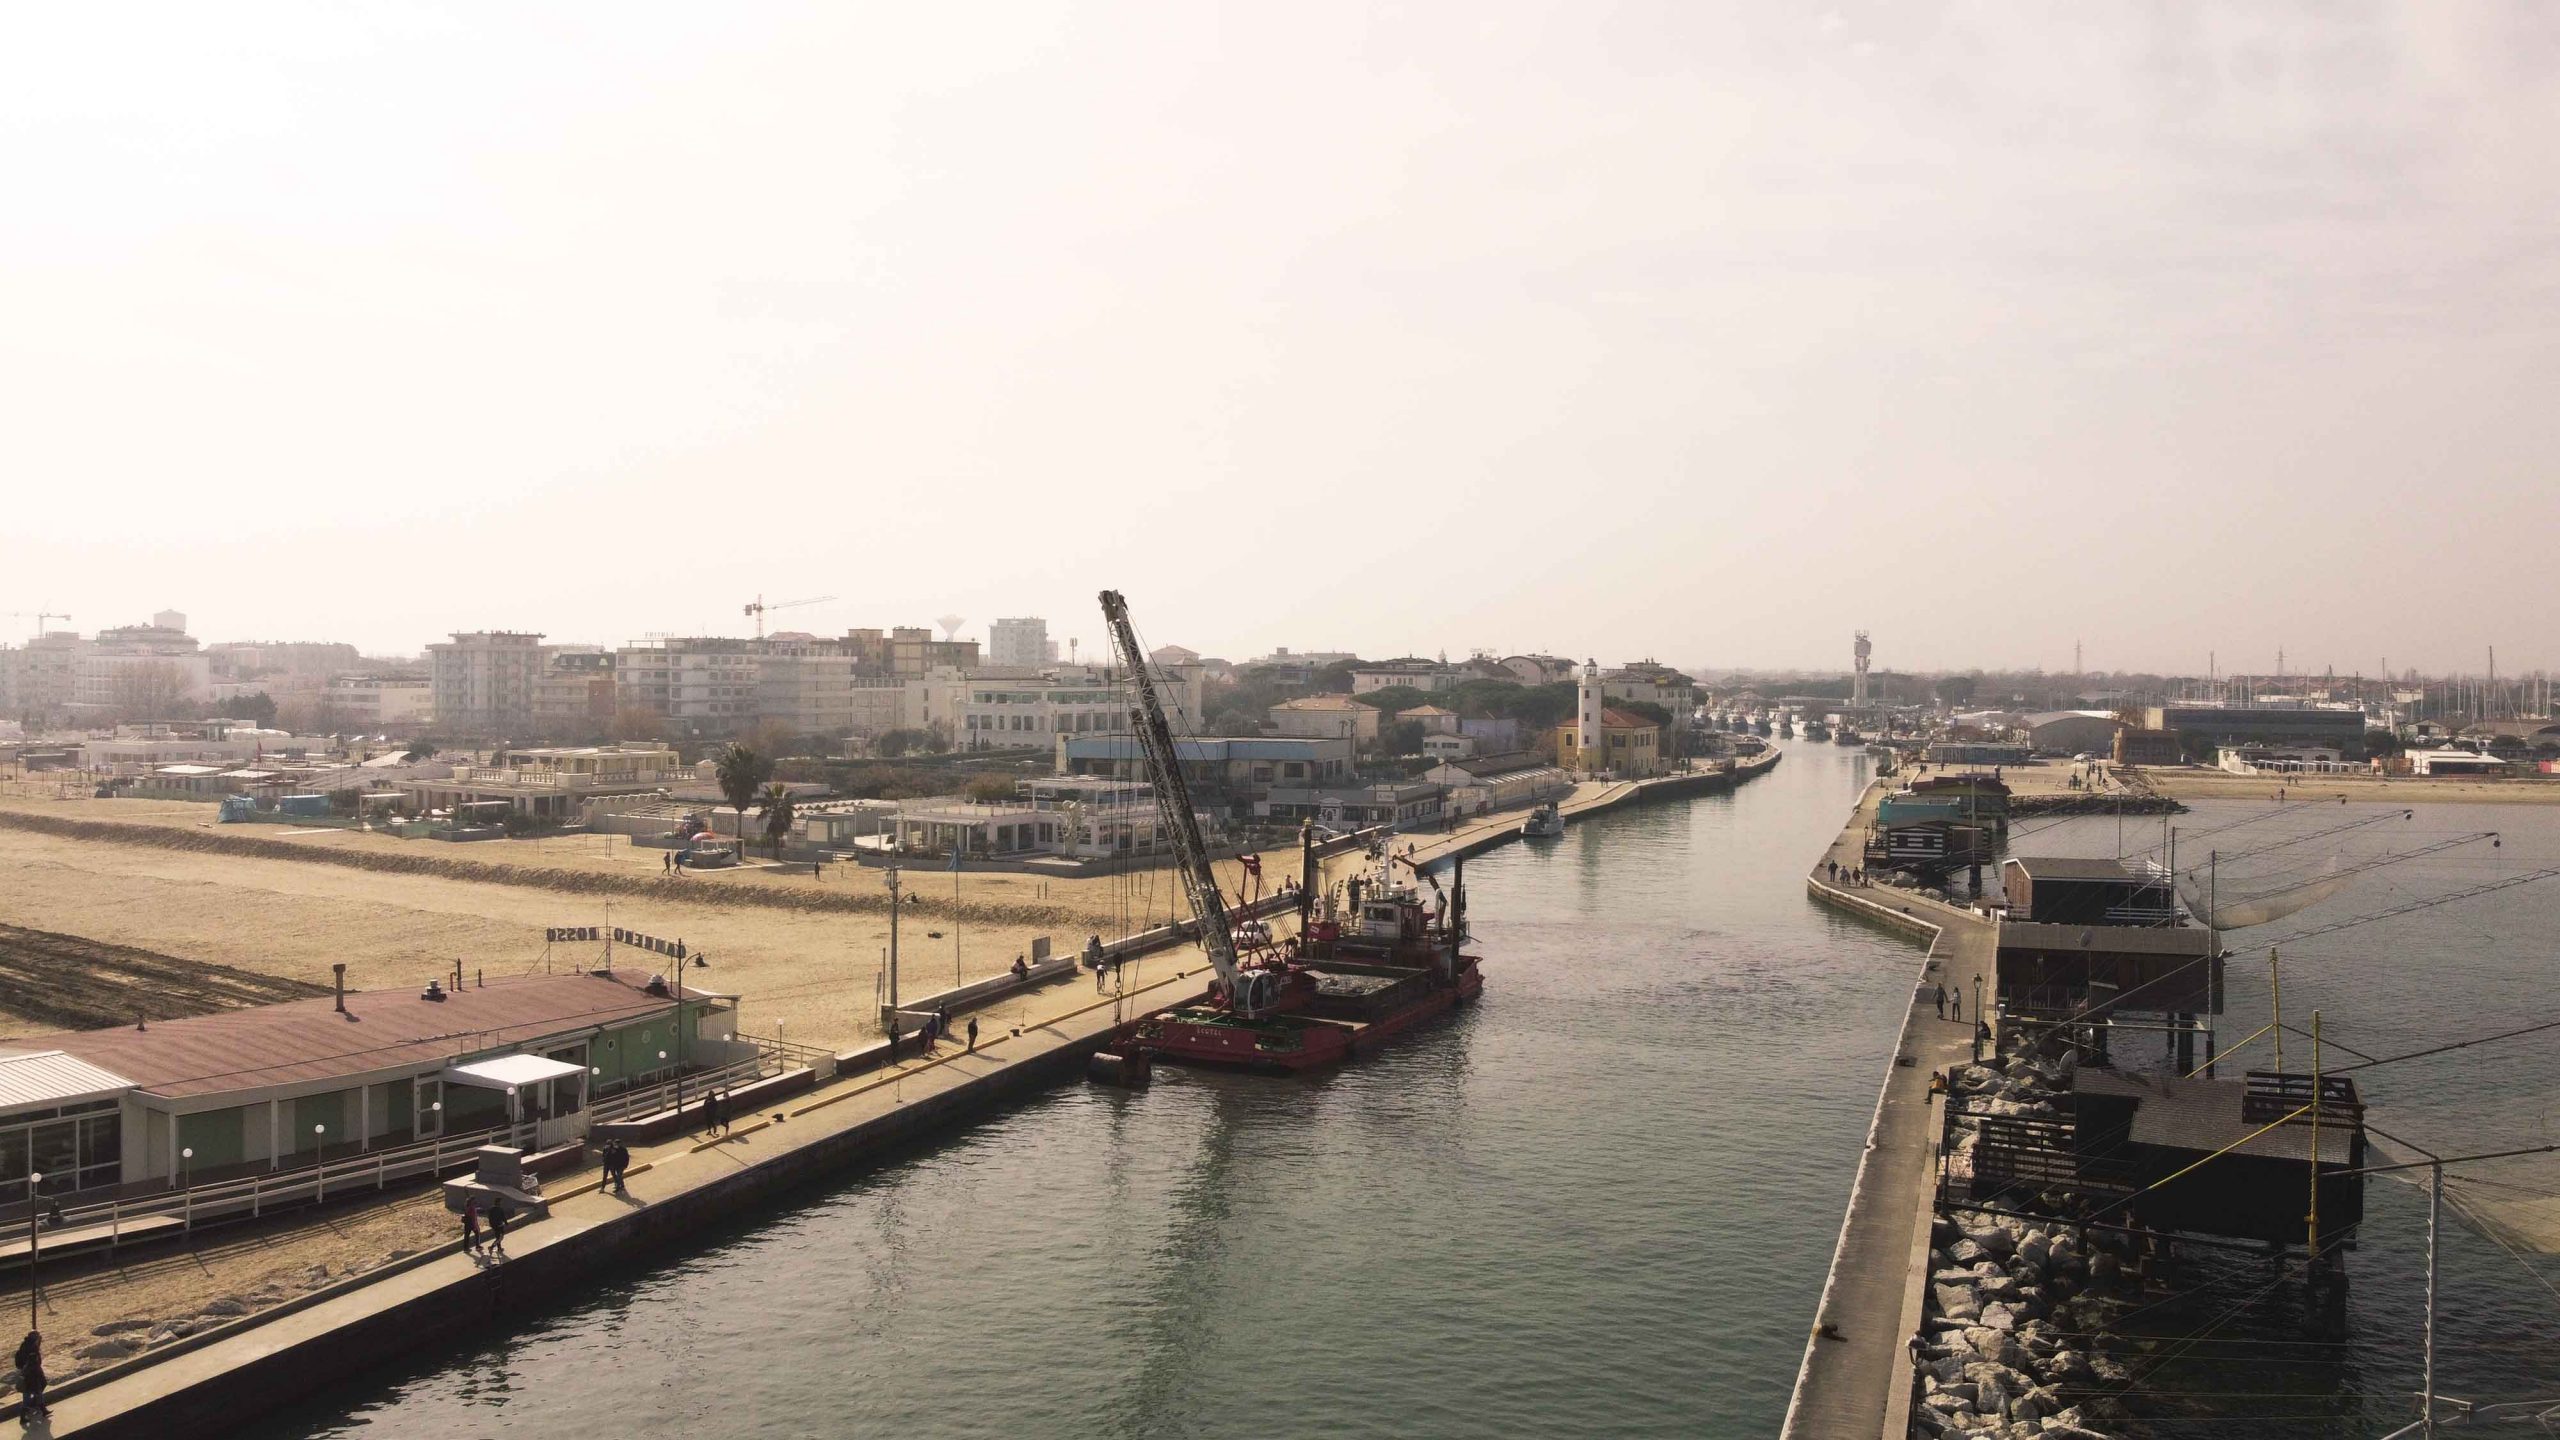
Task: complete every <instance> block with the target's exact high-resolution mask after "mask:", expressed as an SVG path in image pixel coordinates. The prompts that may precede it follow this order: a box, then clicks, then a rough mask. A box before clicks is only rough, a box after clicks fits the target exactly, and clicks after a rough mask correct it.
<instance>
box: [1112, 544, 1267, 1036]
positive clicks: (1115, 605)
mask: <svg viewBox="0 0 2560 1440" xmlns="http://www.w3.org/2000/svg"><path fill="white" fill-rule="evenodd" d="M1102 618H1103V621H1104V623H1105V624H1107V625H1108V626H1109V627H1110V630H1111V646H1112V649H1113V650H1115V651H1116V652H1118V654H1119V656H1120V663H1121V664H1122V665H1123V666H1124V667H1126V669H1127V672H1128V675H1129V679H1130V683H1131V684H1132V685H1133V686H1135V687H1136V689H1137V703H1136V704H1135V705H1134V706H1132V707H1131V710H1130V716H1129V718H1130V720H1131V722H1132V724H1131V727H1130V728H1132V729H1134V730H1136V731H1137V732H1138V745H1139V748H1140V749H1142V750H1144V751H1145V752H1146V757H1147V772H1148V773H1147V778H1148V779H1149V780H1151V781H1153V782H1154V788H1155V792H1156V811H1157V814H1158V815H1159V816H1160V817H1161V818H1162V819H1163V821H1164V832H1165V837H1166V838H1167V839H1169V840H1171V841H1172V842H1173V854H1174V869H1175V870H1176V871H1177V872H1178V873H1179V874H1180V875H1181V876H1182V888H1183V891H1184V893H1185V894H1187V895H1188V896H1189V897H1190V899H1191V914H1192V916H1193V918H1195V919H1197V920H1198V921H1199V922H1200V948H1201V949H1202V950H1204V951H1207V952H1208V955H1209V964H1210V966H1211V968H1213V969H1215V970H1216V971H1217V972H1218V981H1219V984H1220V985H1221V986H1222V987H1223V988H1224V990H1225V992H1226V999H1227V1009H1228V1010H1229V1011H1231V1012H1232V1013H1234V1014H1236V1015H1238V1016H1241V1017H1242V1018H1244V1019H1247V1020H1256V1019H1260V1018H1262V1017H1264V1016H1266V1015H1269V1014H1271V1013H1272V1011H1273V1010H1275V1009H1276V1008H1277V1005H1278V1001H1279V998H1280V990H1281V986H1282V983H1283V979H1284V977H1283V976H1282V975H1281V974H1280V973H1278V972H1275V971H1270V970H1247V969H1245V968H1244V967H1243V966H1242V965H1241V964H1239V963H1237V960H1236V942H1235V936H1234V934H1233V933H1232V930H1231V928H1230V926H1229V923H1228V921H1227V906H1226V902H1225V900H1223V899H1221V898H1220V896H1219V894H1218V876H1217V872H1216V871H1214V870H1212V869H1210V868H1209V845H1208V842H1207V841H1206V840H1204V839H1202V838H1201V835H1200V820H1199V817H1198V816H1197V815H1195V814H1193V813H1192V809H1191V784H1190V781H1189V780H1188V779H1186V778H1185V776H1184V774H1183V770H1182V756H1181V754H1180V752H1178V751H1177V750H1176V749H1175V748H1174V743H1173V728H1172V727H1171V726H1170V725H1167V724H1166V723H1165V718H1164V705H1163V704H1162V702H1160V701H1158V700H1157V699H1156V685H1155V680H1154V678H1153V677H1152V676H1151V675H1150V674H1149V672H1148V669H1147V652H1146V651H1144V650H1142V649H1140V648H1139V647H1138V634H1137V631H1135V630H1134V629H1132V628H1131V627H1130V625H1129V602H1128V600H1127V599H1125V598H1123V597H1122V595H1121V594H1120V592H1119V591H1117V590H1105V591H1103V592H1102Z"/></svg>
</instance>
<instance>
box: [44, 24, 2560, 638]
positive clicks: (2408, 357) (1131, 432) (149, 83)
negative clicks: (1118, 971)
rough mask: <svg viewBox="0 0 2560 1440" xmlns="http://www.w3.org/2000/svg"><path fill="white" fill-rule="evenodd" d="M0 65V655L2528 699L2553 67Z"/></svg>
mask: <svg viewBox="0 0 2560 1440" xmlns="http://www.w3.org/2000/svg"><path fill="white" fill-rule="evenodd" d="M5 24H6V28H5V38H0V494H5V495H6V497H7V499H6V507H5V512H0V513H5V519H4V520H0V525H5V532H4V533H0V610H7V611H33V610H35V609H37V608H38V606H39V605H45V606H48V607H50V608H55V609H68V610H70V611H71V612H72V613H73V615H74V616H75V617H76V623H77V626H78V628H80V629H83V630H88V629H93V628H95V627H96V626H98V625H101V624H113V623H124V622H130V621H133V620H138V619H140V618H142V617H143V616H145V615H147V614H148V613H149V612H150V611H152V610H155V609H158V608H161V607H164V606H170V607H176V608H180V609H183V610H186V611H187V612H189V613H190V615H191V617H192V618H193V622H194V627H195V629H196V631H197V633H198V634H199V635H202V636H205V637H207V638H213V639H238V638H252V637H256V638H311V639H345V640H351V641H354V642H356V643H358V644H360V645H363V646H365V647H367V648H368V649H374V650H402V651H414V650H415V649H417V647H418V646H420V645H421V644H423V643H424V642H426V641H428V640H430V639H434V638H437V637H438V635H439V633H440V632H442V631H445V630H449V629H454V628H477V627H483V626H495V627H512V628H523V629H539V630H543V631H547V632H548V633H550V634H551V635H553V636H554V637H557V638H561V639H583V640H595V641H603V642H608V643H613V642H620V641H623V640H626V639H631V638H636V637H638V636H640V635H642V634H643V633H645V632H650V631H679V632H712V633H724V632H725V633H743V627H744V624H745V622H744V620H743V619H742V618H741V616H740V614H739V607H740V605H741V604H742V603H743V602H745V601H746V600H748V599H749V598H751V597H753V596H754V595H755V594H757V593H758V592H759V591H761V592H763V593H764V594H765V595H766V596H767V597H768V598H769V599H772V600H776V601H779V600H783V599H788V598H797V597H800V596H804V595H817V594H827V593H832V594H835V595H837V596H840V597H842V598H841V600H840V601H839V602H838V603H835V604H831V605H827V606H820V607H810V608H808V609H804V610H800V611H795V612H792V614H791V616H790V617H789V618H790V619H791V620H792V621H794V622H795V623H796V624H799V625H802V626H805V627H806V628H813V629H825V630H833V629H838V628H841V627H843V626H845V625H854V624H869V625H880V624H895V623H923V622H924V621H925V620H926V619H927V618H928V617H931V616H934V615H938V614H943V613H953V614H960V615H965V616H968V617H970V620H971V624H970V625H969V626H968V627H966V628H967V630H968V631H970V632H976V631H978V630H979V629H980V627H981V626H982V625H983V622H984V621H986V620H987V619H990V618H992V617H994V616H997V615H1010V614H1041V615H1045V616H1047V617H1048V618H1049V620H1050V622H1051V633H1052V634H1053V635H1057V636H1060V637H1065V636H1069V635H1073V636H1078V637H1081V638H1082V639H1083V641H1084V643H1085V645H1086V646H1087V647H1088V650H1089V649H1090V647H1092V646H1093V645H1095V644H1096V643H1097V641H1098V639H1099V637H1100V635H1101V628H1100V624H1099V622H1098V620H1097V619H1096V618H1095V609H1094V603H1093V593H1094V592H1095V591H1096V590H1097V589H1100V588H1102V587H1104V586H1106V585H1108V586H1115V587H1118V588H1121V589H1125V590H1126V591H1128V592H1129V594H1130V597H1131V601H1132V604H1133V606H1134V607H1135V609H1136V612H1137V614H1138V617H1139V619H1140V621H1141V623H1142V625H1143V626H1144V627H1145V629H1146V631H1147V634H1148V636H1149V638H1150V639H1151V640H1152V641H1155V642H1157V643H1164V642H1173V641H1179V642H1181V643H1186V644H1190V645H1193V646H1195V647H1197V648H1200V649H1203V650H1207V651H1211V652H1213V653H1220V654H1226V655H1229V656H1232V657H1235V658H1243V657H1244V656H1247V655H1250V654H1258V653H1261V652H1262V651H1264V650H1266V649H1268V648H1269V647H1271V646H1273V645H1275V644H1285V645H1290V646H1293V647H1298V648H1340V649H1357V650H1360V651H1363V652H1365V653H1370V654H1382V653H1391V652H1395V651H1401V650H1417V651H1424V652H1428V651H1432V650H1437V649H1442V648H1445V649H1448V650H1450V651H1452V652H1460V651H1464V650H1466V649H1469V648H1471V647H1476V646H1486V647H1494V648H1498V649H1501V650H1505V651H1516V650H1528V649H1536V650H1553V651H1561V652H1566V653H1570V654H1575V655H1581V654H1584V653H1591V652H1596V653H1598V654H1599V655H1600V656H1601V657H1603V658H1604V659H1610V660H1617V659H1624V658H1630V657H1633V656H1636V655H1639V654H1646V653H1651V654H1654V655H1658V656H1659V657H1661V658H1663V659H1666V660H1673V661H1677V662H1681V663H1689V664H1707V665H1725V664H1752V665H1786V664H1812V663H1844V664H1845V662H1846V658H1847V653H1848V641H1849V633H1850V631H1851V630H1852V629H1853V628H1856V627H1860V626H1864V627H1866V628H1868V629H1870V630H1872V631H1873V632H1874V635H1875V642H1876V655H1877V662H1878V664H1880V665H1887V666H1912V667H1933V666H1949V665H1969V664H2042V665H2045V666H2047V667H2049V668H2064V667H2067V666H2068V665H2069V664H2070V660H2071V645H2072V642H2073V640H2074V639H2075V638H2077V639H2080V640H2082V641H2084V642H2085V644H2086V647H2087V657H2088V658H2087V663H2088V665H2089V666H2090V667H2091V668H2093V669H2102V668H2116V667H2125V668H2134V667H2143V668H2150V667H2194V668H2201V666H2202V665H2203V663H2204V660H2205V654H2206V651H2207V649H2208V648H2209V647H2210V648H2212V649H2215V650H2218V651H2219V654H2220V660H2221V664H2222V666H2223V668H2224V669H2225V670H2242V669H2251V670H2265V669H2272V668H2273V666H2274V663H2275V650H2276V647H2277V646H2278V645H2279V644H2281V645H2283V646H2284V647H2285V649H2286V651H2287V653H2288V656H2289V658H2290V660H2291V662H2292V664H2293V666H2294V667H2295V668H2297V669H2301V668H2309V669H2312V670H2316V669H2317V668H2318V667H2320V666H2322V665H2324V664H2334V665H2336V666H2337V667H2338V668H2339V670H2340V671H2341V672H2346V671H2350V670H2355V669H2364V670H2368V671H2369V670H2371V669H2373V668H2374V667H2375V666H2377V665H2378V664H2379V663H2381V661H2382V659H2383V658H2384V657H2386V656H2387V657H2389V660H2390V663H2391V664H2392V665H2393V666H2394V667H2395V668H2397V667H2399V666H2401V665H2404V664H2411V663H2415V664H2421V665H2428V666H2457V665H2461V666H2471V667H2476V666H2477V665H2478V664H2479V663H2480V656H2481V651H2482V648H2483V647H2485V646H2487V645H2491V644H2496V645H2498V646H2499V662H2500V668H2501V669H2502V670H2523V669H2526V668H2528V667H2531V666H2534V665H2540V664H2560V656H2555V655H2553V654H2552V653H2551V651H2552V648H2553V645H2552V641H2551V638H2550V637H2551V634H2552V626H2551V623H2550V622H2551V619H2552V617H2553V615H2554V611H2555V601H2560V579H2555V575H2556V574H2560V569H2556V568H2555V565H2554V563H2553V560H2552V558H2551V552H2552V549H2553V541H2554V539H2555V536H2560V490H2556V489H2555V486H2554V485H2553V483H2552V480H2551V479H2550V471H2551V468H2552V466H2553V464H2554V457H2555V456H2560V418H2556V417H2560V405H2555V397H2556V396H2560V387H2555V381H2560V255H2555V246H2560V240H2556V239H2555V234H2560V231H2555V217H2560V140H2555V137H2560V85H2555V84H2554V82H2553V77H2554V76H2555V75H2560V8H2554V7H2552V6H2549V5H2542V4H2521V5H2516V6H2512V7H2509V6H2498V5H2486V4H2478V5H2475V4H2456V5H2431V4H2406V5H2396V6H2388V7H2377V8H2365V7H2358V6H2351V5H2343V4H2337V3H2326V0H2324V3H2319V4H2309V5H2304V6H2301V7H2299V8H2298V9H2294V10H2291V11H2287V10H2284V9H2281V8H2279V7H2273V6H2258V5H2250V6H2230V5H2225V6H2220V7H2213V8H2205V7H2185V6H2166V5H2149V4H2146V5H2133V4H2116V5H2019V4H2003V5H1988V4H1986V5H1973V4H1955V5H1933V4H1894V5H1872V6H1870V5H1852V4H1843V5H1840V6H1838V7H1837V8H1836V9H1835V10H1831V11H1828V12H1826V11H1825V10H1824V8H1823V7H1822V6H1821V5H1820V4H1815V5H1811V6H1803V7H1798V6H1790V5H1769V4H1750V5H1739V6H1733V7H1723V6H1714V5H1704V4H1676V5H1668V6H1663V7H1659V8H1655V7H1641V6H1626V5H1620V6H1604V5H1598V4H1593V3H1589V0H1584V3H1575V4H1568V5H1560V6H1556V7H1552V8H1535V7H1529V6H1522V5H1507V4H1483V3H1469V4H1447V5H1437V6H1403V7H1397V6H1379V5H1351V4H1341V5H1335V4H1315V5H1272V4H1254V5H1211V4H1197V3H1182V4H1162V5H1153V6H1143V7H1141V6H1125V7H1112V6H1100V5H1093V6H1082V7H1076V8H1075V9H1074V10H1072V11H1070V10H1067V9H1064V8H1047V7H1043V8H1013V7H998V6H993V5H983V4H973V5H965V6H943V5H912V4H909V5H874V6H856V5H850V4H826V5H812V6H807V7H786V6H778V5H744V4H737V5H688V6H645V5H632V4H627V3H615V4H611V5H602V4H598V5H591V6H566V5H563V6H547V7H533V8H525V7H501V6H494V5H482V6H461V5H456V6H447V7H442V8H441V10H440V12H438V11H427V10H423V9H407V8H391V7H361V6H341V5H309V6H298V7H288V6H281V5H255V4H252V5H222V6H206V5H176V6H169V7H165V8H160V9H157V10H154V9H152V8H150V7H141V6H112V7H98V6H83V5H52V6H19V7H16V8H14V9H13V10H12V11H11V13H10V15H9V17H8V19H7V21H6V22H5ZM780 618H782V617H777V619H780ZM32 623H33V622H32V621H31V620H18V619H10V618H6V617H0V627H5V628H0V634H12V635H22V634H24V633H25V632H26V629H27V628H28V627H30V626H31V625H32Z"/></svg>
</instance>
